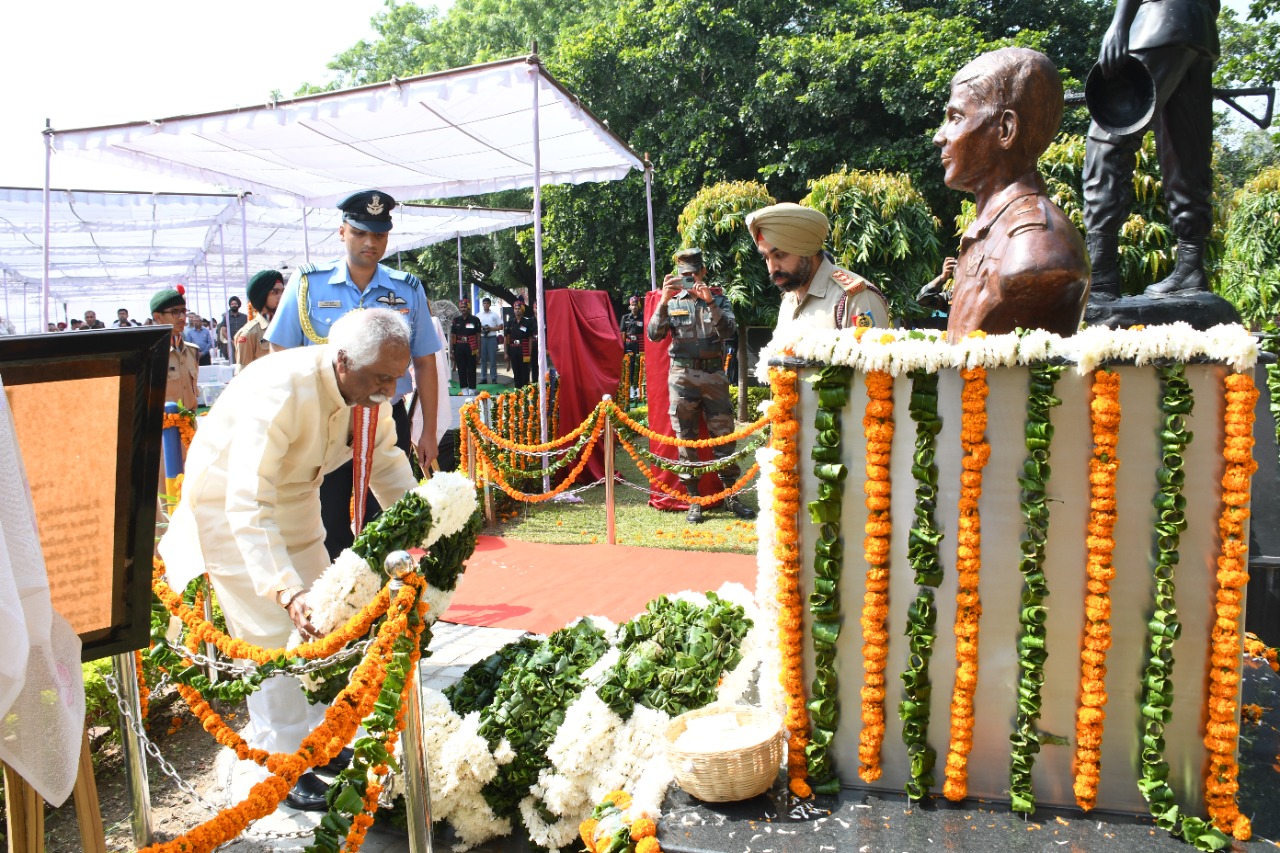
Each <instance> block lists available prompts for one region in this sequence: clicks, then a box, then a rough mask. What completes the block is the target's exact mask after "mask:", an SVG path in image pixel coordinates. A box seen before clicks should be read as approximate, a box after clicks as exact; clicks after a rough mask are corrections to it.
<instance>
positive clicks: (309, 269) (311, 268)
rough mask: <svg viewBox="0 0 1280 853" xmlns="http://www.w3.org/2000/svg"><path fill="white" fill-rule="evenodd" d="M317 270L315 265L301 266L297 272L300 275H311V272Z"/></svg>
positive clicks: (317, 266) (317, 267)
mask: <svg viewBox="0 0 1280 853" xmlns="http://www.w3.org/2000/svg"><path fill="white" fill-rule="evenodd" d="M318 269H320V267H319V265H317V264H303V265H302V266H300V267H298V272H300V273H301V274H302V275H311V274H312V273H313V272H315V271H316V270H318Z"/></svg>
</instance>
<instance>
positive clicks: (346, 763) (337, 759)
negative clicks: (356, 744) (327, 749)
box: [315, 746, 355, 776]
mask: <svg viewBox="0 0 1280 853" xmlns="http://www.w3.org/2000/svg"><path fill="white" fill-rule="evenodd" d="M353 755H355V753H354V752H352V751H351V748H350V747H346V746H344V747H343V748H342V749H340V750H338V754H337V755H335V756H334V757H333V758H330V759H329V763H328V764H322V765H320V766H319V767H317V768H316V770H315V772H317V773H323V774H325V775H326V776H337V775H338V774H339V773H341V772H342V771H343V770H346V769H347V768H348V767H350V766H351V757H352V756H353Z"/></svg>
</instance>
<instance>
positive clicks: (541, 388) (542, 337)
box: [533, 62, 551, 491]
mask: <svg viewBox="0 0 1280 853" xmlns="http://www.w3.org/2000/svg"><path fill="white" fill-rule="evenodd" d="M541 82H542V66H541V65H539V64H537V63H536V62H535V63H534V64H533V280H534V285H535V289H536V292H537V294H538V306H537V311H538V313H537V318H538V435H540V436H541V438H540V439H539V440H540V441H541V442H542V443H543V444H546V442H547V391H548V383H547V302H546V299H545V298H544V296H545V291H544V290H543V285H542V141H541V139H540V137H539V134H540V133H541V127H540V125H539V122H538V100H539V96H540V95H541V91H540V89H541V85H540V84H541ZM546 464H547V460H546V457H543V459H542V465H543V474H542V488H543V489H544V490H547V491H549V490H550V489H551V476H550V475H549V474H547V473H546Z"/></svg>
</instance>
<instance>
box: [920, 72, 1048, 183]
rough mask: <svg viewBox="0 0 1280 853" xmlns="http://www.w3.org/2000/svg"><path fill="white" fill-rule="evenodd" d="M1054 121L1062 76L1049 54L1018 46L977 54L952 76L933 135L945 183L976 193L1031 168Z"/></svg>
mask: <svg viewBox="0 0 1280 853" xmlns="http://www.w3.org/2000/svg"><path fill="white" fill-rule="evenodd" d="M1061 122H1062V77H1061V76H1060V75H1059V74H1058V69H1057V68H1055V67H1054V65H1053V63H1052V62H1051V61H1050V60H1049V57H1047V56H1045V55H1044V54H1043V53H1040V52H1039V51H1037V50H1031V49H1030V48H1025V47H1006V48H1003V49H1001V50H994V51H991V52H990V53H984V54H982V55H981V56H979V57H978V58H977V59H975V60H973V61H972V62H970V63H969V64H968V65H966V66H965V67H964V68H961V69H960V70H959V71H958V72H957V73H956V75H955V77H953V78H951V99H950V100H949V101H948V102H947V114H946V117H945V118H944V120H943V123H942V127H941V128H939V130H938V133H937V134H936V135H935V136H934V138H933V144H934V145H936V146H938V148H940V149H941V153H942V163H943V170H944V180H945V181H946V184H947V186H949V187H951V188H952V189H957V190H969V191H975V190H977V189H978V188H979V186H981V184H982V183H983V182H984V181H988V180H994V181H999V180H1001V179H1002V178H1003V179H1004V180H1005V181H1008V180H1012V179H1013V178H1015V177H1018V176H1020V175H1022V174H1025V173H1026V172H1028V171H1030V170H1032V169H1034V168H1035V164H1036V161H1037V160H1039V159H1040V155H1041V154H1043V153H1044V150H1045V149H1046V148H1048V147H1049V143H1050V142H1052V141H1053V137H1054V136H1055V135H1056V134H1057V132H1058V127H1059V125H1060V124H1061ZM995 189H999V187H996V188H995Z"/></svg>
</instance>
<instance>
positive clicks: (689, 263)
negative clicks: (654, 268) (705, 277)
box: [671, 247, 704, 273]
mask: <svg viewBox="0 0 1280 853" xmlns="http://www.w3.org/2000/svg"><path fill="white" fill-rule="evenodd" d="M671 259H672V260H673V261H675V262H676V270H677V271H678V272H680V273H694V272H698V271H699V270H701V269H702V267H703V266H704V264H703V263H702V250H701V249H698V248H693V247H691V248H688V249H681V250H680V251H678V252H676V253H675V254H674V255H672V256H671Z"/></svg>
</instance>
